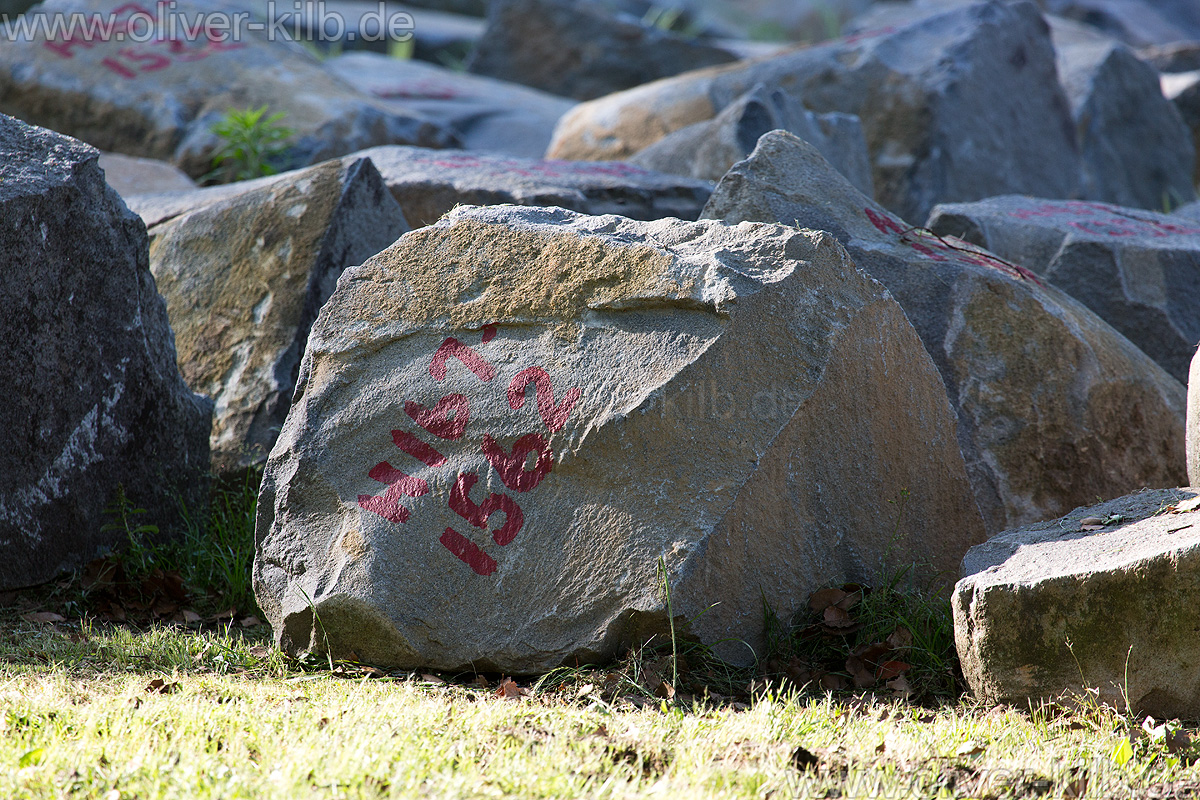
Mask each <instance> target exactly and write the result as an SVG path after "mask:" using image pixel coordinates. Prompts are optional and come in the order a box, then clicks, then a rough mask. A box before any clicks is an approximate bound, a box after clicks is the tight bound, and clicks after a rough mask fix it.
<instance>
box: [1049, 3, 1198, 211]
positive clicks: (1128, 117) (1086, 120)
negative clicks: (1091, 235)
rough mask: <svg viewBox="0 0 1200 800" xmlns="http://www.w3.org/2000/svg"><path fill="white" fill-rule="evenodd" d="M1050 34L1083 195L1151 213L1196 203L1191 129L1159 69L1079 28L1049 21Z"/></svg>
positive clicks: (1088, 29) (1076, 25)
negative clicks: (1076, 151) (1068, 104)
mask: <svg viewBox="0 0 1200 800" xmlns="http://www.w3.org/2000/svg"><path fill="white" fill-rule="evenodd" d="M1050 32H1051V35H1052V37H1053V39H1054V49H1055V52H1056V53H1057V57H1058V76H1059V80H1061V81H1062V85H1063V89H1064V90H1065V91H1066V93H1067V99H1068V100H1070V102H1071V115H1072V117H1074V119H1075V130H1076V134H1077V137H1078V141H1079V151H1080V154H1081V156H1082V159H1083V186H1082V197H1083V198H1085V199H1088V200H1100V201H1103V202H1106V203H1116V204H1117V205H1122V206H1131V207H1134V208H1152V209H1161V208H1162V207H1163V205H1164V203H1170V204H1174V205H1178V204H1180V203H1185V202H1189V201H1191V200H1195V199H1196V190H1195V189H1194V188H1193V187H1192V175H1193V172H1194V170H1195V167H1196V148H1195V145H1194V144H1193V143H1192V132H1191V131H1190V130H1189V129H1188V127H1187V125H1186V124H1184V121H1183V118H1182V117H1181V116H1180V113H1179V111H1178V110H1177V109H1176V108H1175V106H1174V105H1173V104H1172V103H1171V101H1170V100H1168V99H1167V98H1166V97H1164V96H1163V94H1162V91H1161V90H1160V87H1159V75H1158V72H1157V71H1156V70H1155V69H1154V68H1153V67H1151V66H1150V65H1149V64H1146V63H1145V62H1143V61H1141V60H1140V59H1139V58H1138V57H1137V56H1136V55H1134V54H1133V51H1132V50H1130V49H1129V48H1128V47H1127V46H1125V45H1123V44H1121V43H1120V42H1118V41H1115V40H1113V39H1110V38H1108V37H1106V36H1102V35H1100V34H1097V33H1095V32H1094V31H1093V29H1091V28H1088V27H1087V26H1085V25H1080V24H1078V23H1072V22H1070V21H1068V20H1059V19H1056V18H1051V19H1050Z"/></svg>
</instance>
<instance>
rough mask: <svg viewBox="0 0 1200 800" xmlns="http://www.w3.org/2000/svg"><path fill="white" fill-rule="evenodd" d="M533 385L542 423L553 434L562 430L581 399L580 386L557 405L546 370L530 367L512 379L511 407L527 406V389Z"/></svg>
mask: <svg viewBox="0 0 1200 800" xmlns="http://www.w3.org/2000/svg"><path fill="white" fill-rule="evenodd" d="M531 383H532V384H533V385H534V386H536V387H537V404H538V413H539V414H541V415H542V422H544V423H546V427H547V428H549V429H550V431H551V432H552V433H553V432H555V431H558V430H561V429H562V426H563V425H565V424H566V422H567V416H568V415H569V414H570V413H571V409H573V408H574V407H575V404H576V403H577V402H579V397H580V395H582V394H583V393H582V392H581V391H580V390H579V387H578V386H576V387H572V388H571V389H568V390H567V393H566V394H565V395H563V400H562V402H561V403H559V404H557V405H556V404H555V402H554V386H553V385H552V384H551V383H550V376H549V375H547V374H546V370H544V369H542V368H541V367H530V368H529V369H523V370H521V371H520V372H518V373H517V376H516V377H515V378H513V379H512V383H510V384H509V385H508V404H509V405H510V406H511V407H513V408H521V407H522V406H524V405H525V389H526V387H527V386H529V384H531Z"/></svg>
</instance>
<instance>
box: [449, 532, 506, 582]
mask: <svg viewBox="0 0 1200 800" xmlns="http://www.w3.org/2000/svg"><path fill="white" fill-rule="evenodd" d="M438 541H440V542H441V543H442V546H443V547H445V548H446V549H447V550H449V551H450V552H451V553H454V555H456V556H458V558H459V559H460V560H461V561H462V562H463V563H464V564H466V565H467V566H468V567H470V568H471V569H472V570H474V571H475V573H476V574H478V575H491V574H492V573H493V572H495V571H496V559H494V558H492V557H491V556H489V555H488V554H487V553H485V552H483V551H482V550H480V549H479V546H478V545H476V544H475V543H474V542H472V541H471V540H470V539H468V538H467V537H465V536H463V535H462V534H461V533H459V532H458V531H456V530H454V528H446V532H445V533H443V534H442V536H441V538H440V539H438Z"/></svg>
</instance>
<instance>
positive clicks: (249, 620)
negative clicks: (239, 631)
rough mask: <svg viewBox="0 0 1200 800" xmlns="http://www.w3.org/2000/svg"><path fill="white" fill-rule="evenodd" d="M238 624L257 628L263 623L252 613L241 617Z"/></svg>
mask: <svg viewBox="0 0 1200 800" xmlns="http://www.w3.org/2000/svg"><path fill="white" fill-rule="evenodd" d="M238 625H241V626H242V627H243V628H257V627H258V626H259V625H262V620H261V619H259V618H258V617H256V616H254V615H253V614H251V615H250V616H248V617H242V618H241V619H239V620H238Z"/></svg>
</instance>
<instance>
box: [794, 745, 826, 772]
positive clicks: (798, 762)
mask: <svg viewBox="0 0 1200 800" xmlns="http://www.w3.org/2000/svg"><path fill="white" fill-rule="evenodd" d="M820 765H821V759H819V758H817V757H816V756H815V755H814V754H813V753H811V752H810V751H808V750H806V749H804V748H803V747H797V748H796V750H795V752H794V753H792V766H793V767H795V768H796V769H797V770H799V771H800V772H812V771H813V770H815V769H817V767H819V766H820Z"/></svg>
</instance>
